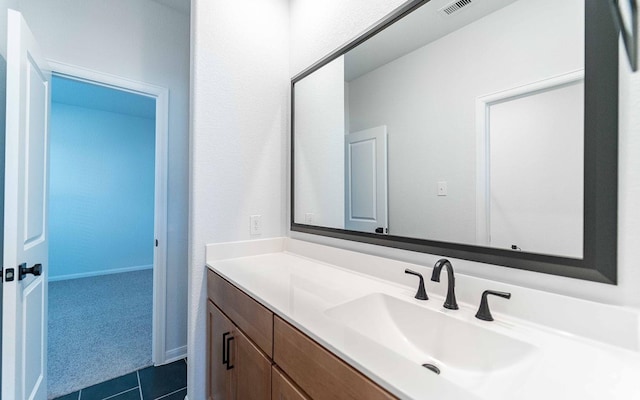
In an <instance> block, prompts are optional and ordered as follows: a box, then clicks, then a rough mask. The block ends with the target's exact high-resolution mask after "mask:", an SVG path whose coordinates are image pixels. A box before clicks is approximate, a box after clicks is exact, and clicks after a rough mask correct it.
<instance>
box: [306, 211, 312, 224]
mask: <svg viewBox="0 0 640 400" xmlns="http://www.w3.org/2000/svg"><path fill="white" fill-rule="evenodd" d="M304 223H305V224H313V213H306V214H305V215H304Z"/></svg>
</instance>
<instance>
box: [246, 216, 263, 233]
mask: <svg viewBox="0 0 640 400" xmlns="http://www.w3.org/2000/svg"><path fill="white" fill-rule="evenodd" d="M250 220H251V226H250V228H249V233H250V234H251V235H261V234H262V215H252V216H251V218H250Z"/></svg>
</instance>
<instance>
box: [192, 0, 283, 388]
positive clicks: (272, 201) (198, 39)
mask: <svg viewBox="0 0 640 400" xmlns="http://www.w3.org/2000/svg"><path fill="white" fill-rule="evenodd" d="M288 4H289V2H288V1H287V0H247V1H226V0H194V1H193V3H192V8H191V15H192V30H191V40H192V42H191V46H192V83H191V112H192V117H191V118H192V125H191V146H190V147H191V171H190V193H191V198H190V215H189V242H190V256H189V258H190V260H189V273H190V277H189V290H190V293H189V354H188V356H189V370H188V387H189V389H188V390H189V394H188V396H189V399H190V400H201V399H204V398H205V387H206V384H205V382H206V380H205V371H206V367H205V361H206V353H205V349H206V344H205V332H206V326H205V322H206V267H205V244H207V243H219V242H227V241H234V240H244V239H253V238H256V239H257V238H267V237H277V236H281V235H283V233H284V215H285V210H284V206H283V205H284V204H286V200H285V198H284V190H285V188H286V187H287V185H288V183H287V181H286V180H285V174H286V170H285V169H284V166H285V165H287V158H286V157H287V152H286V151H285V148H286V143H287V141H286V140H287V132H288V110H289V102H288V98H289V97H288V93H289V76H288V72H289V62H288V61H289V53H288V43H289V36H288V31H289V29H288V25H289V20H288V12H289V10H288ZM253 214H260V215H262V235H260V236H250V235H249V216H250V215H253ZM287 214H288V212H287Z"/></svg>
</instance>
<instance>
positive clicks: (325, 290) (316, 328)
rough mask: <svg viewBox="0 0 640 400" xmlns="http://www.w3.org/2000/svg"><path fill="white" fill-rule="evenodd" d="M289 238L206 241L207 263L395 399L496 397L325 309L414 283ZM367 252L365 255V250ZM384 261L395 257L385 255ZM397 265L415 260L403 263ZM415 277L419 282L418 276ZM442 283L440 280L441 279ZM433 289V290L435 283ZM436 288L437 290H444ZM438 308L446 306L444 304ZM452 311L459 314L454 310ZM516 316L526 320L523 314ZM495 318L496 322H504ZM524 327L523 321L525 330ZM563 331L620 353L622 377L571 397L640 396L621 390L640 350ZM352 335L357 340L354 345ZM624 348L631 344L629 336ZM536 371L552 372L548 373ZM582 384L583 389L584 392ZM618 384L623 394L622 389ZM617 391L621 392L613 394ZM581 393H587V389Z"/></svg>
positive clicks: (627, 312)
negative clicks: (325, 255)
mask: <svg viewBox="0 0 640 400" xmlns="http://www.w3.org/2000/svg"><path fill="white" fill-rule="evenodd" d="M291 242H294V243H295V242H299V241H298V240H295V239H290V238H273V239H263V240H253V241H244V242H232V243H220V244H212V245H207V254H206V264H207V267H208V268H209V269H210V270H212V271H213V272H215V273H217V274H218V275H220V276H221V277H223V278H224V279H226V280H227V281H229V282H230V283H232V284H233V285H235V286H236V287H238V288H239V289H241V290H242V291H244V292H245V293H246V294H248V295H249V296H251V297H252V298H253V299H255V300H256V301H257V302H259V303H260V304H262V305H263V306H265V307H266V308H268V309H269V310H270V311H272V312H273V313H274V314H275V315H277V316H278V317H280V318H282V319H283V320H285V321H286V322H288V323H289V324H291V325H292V326H294V327H295V328H297V329H298V330H300V331H301V332H303V333H304V334H306V335H307V336H309V337H310V338H311V339H313V340H314V341H316V342H317V343H319V344H320V345H322V346H323V347H325V348H326V349H328V350H329V351H331V352H332V353H334V354H335V355H336V356H338V357H339V358H341V359H342V360H343V361H345V362H346V363H348V364H349V365H351V366H352V367H354V368H355V369H356V370H358V371H359V372H361V373H362V374H364V375H365V376H367V377H368V378H370V379H371V380H372V381H374V382H375V383H377V384H379V385H380V386H381V387H383V388H384V389H386V390H388V391H389V392H390V393H392V394H393V395H395V396H397V397H398V398H400V399H422V398H424V399H427V398H430V399H433V398H438V399H441V400H445V399H455V400H464V399H479V398H489V397H495V396H494V393H489V392H487V391H485V392H483V391H482V390H480V391H479V392H478V393H476V391H475V390H469V389H470V388H468V387H467V388H464V387H461V386H458V385H455V384H453V383H451V382H449V381H446V380H444V379H442V377H440V376H438V375H436V374H433V373H432V372H430V371H428V370H426V369H424V368H416V363H415V362H414V363H413V364H412V363H411V362H409V361H408V360H407V359H405V358H403V357H402V356H401V355H399V354H395V353H394V352H393V351H391V350H390V349H387V348H386V347H385V346H383V345H382V344H380V343H374V342H372V341H370V340H368V339H367V338H364V337H361V336H359V335H358V334H353V332H350V331H349V330H348V329H345V327H344V326H342V325H340V324H339V323H338V322H336V321H333V320H332V318H330V317H329V316H328V315H327V314H326V312H325V311H326V310H329V309H331V308H332V307H335V306H338V305H341V304H345V303H348V302H349V301H352V300H354V299H357V298H361V297H363V296H367V295H371V294H374V293H380V292H382V293H385V294H388V295H390V296H393V297H396V298H401V299H402V300H403V301H408V302H414V303H415V304H419V305H423V304H424V303H420V301H418V300H414V299H413V297H412V296H413V293H412V291H414V290H415V288H414V287H413V286H406V285H404V284H402V283H399V282H393V281H389V280H386V279H384V278H383V277H378V276H375V275H368V274H365V273H362V272H360V271H357V270H350V269H346V268H343V267H341V266H336V265H334V264H331V263H328V262H326V261H321V260H317V259H315V258H310V257H309V254H305V255H303V254H299V253H298V252H292V251H291V250H292V249H293V250H294V251H295V248H296V246H295V245H294V246H291ZM305 245H306V243H305ZM311 245H312V246H317V247H318V250H319V251H322V250H324V249H323V247H326V246H323V245H316V244H311ZM352 253H355V252H352ZM356 255H357V254H356ZM365 257H367V256H366V255H365ZM390 262H394V261H393V260H390ZM403 264H407V265H408V266H409V267H415V265H412V264H409V263H403ZM292 271H293V272H292ZM301 272H302V273H301ZM422 272H423V275H425V278H427V277H428V275H426V274H425V273H424V272H425V271H422ZM291 280H294V281H295V282H293V284H292V282H291ZM425 280H427V279H425ZM445 280H446V279H445ZM415 283H416V285H415V286H416V287H417V281H416V282H415ZM441 286H444V287H446V284H445V285H441ZM458 286H460V285H458ZM428 289H429V288H428ZM431 289H432V291H433V288H431ZM487 289H489V287H488V288H487ZM438 292H440V293H441V292H442V290H439V291H438ZM440 293H435V295H432V294H431V293H430V297H431V301H430V302H429V303H430V304H429V306H430V307H432V306H433V305H435V304H439V303H440V302H441V301H442V300H443V299H444V297H443V296H442V295H440ZM495 303H498V301H496V302H495ZM596 304H597V303H596ZM473 307H477V304H464V300H463V302H461V309H464V311H463V313H465V314H466V315H465V316H464V318H467V321H468V322H471V323H474V324H475V323H477V321H473V320H472V319H470V317H469V316H468V315H469V313H471V312H473V310H472V308H473ZM614 310H616V311H620V313H621V314H620V315H622V318H619V319H620V320H622V321H623V322H621V324H622V326H624V325H625V324H627V325H628V324H629V323H633V322H634V316H635V315H636V314H637V311H636V310H633V309H626V308H622V309H619V310H618V309H616V308H615V307H614ZM443 312H450V311H449V310H444V311H443ZM451 315H452V316H456V317H458V316H459V315H460V314H451ZM494 316H496V319H500V320H502V322H499V323H498V325H499V324H503V325H505V326H506V327H508V326H510V325H512V321H511V320H516V321H517V319H513V318H512V317H510V316H507V315H503V314H502V313H500V312H494ZM522 322H523V323H524V325H527V321H522ZM498 325H494V326H495V327H497V328H498V329H502V327H500V326H498ZM533 326H534V327H536V328H541V329H543V330H545V329H547V328H546V327H544V326H542V327H540V326H538V325H536V324H533ZM637 329H638V326H637V325H636V330H637ZM526 330H527V328H526V327H525V329H524V331H525V335H526ZM552 331H553V330H552ZM554 333H555V332H554ZM561 334H562V335H563V336H565V337H566V339H567V340H571V341H573V342H576V343H578V344H577V346H578V347H576V349H582V350H580V351H584V348H587V349H591V348H593V349H594V354H595V357H604V359H607V360H609V361H610V360H611V359H610V358H609V356H611V357H613V358H612V359H613V360H620V363H621V364H620V365H621V366H622V367H621V368H622V369H621V370H620V371H613V372H609V373H610V374H611V373H614V372H616V373H617V372H620V374H621V375H622V376H621V377H610V378H609V380H607V379H603V380H602V383H603V385H602V386H603V387H598V388H596V389H598V390H593V387H592V388H591V389H590V390H585V388H576V390H577V391H576V394H578V392H579V393H580V395H578V396H576V398H585V397H584V395H585V394H588V393H591V394H593V395H594V397H593V398H597V397H595V396H597V395H598V394H604V395H607V396H608V398H611V399H613V398H625V399H630V398H639V399H640V388H638V390H637V391H636V392H635V393H627V392H628V390H629V389H628V388H629V385H628V382H627V380H629V379H631V378H630V377H629V376H627V375H630V374H634V373H637V374H640V353H639V352H638V351H637V350H636V351H634V350H635V349H629V348H623V347H620V346H613V345H611V344H607V343H601V342H598V341H594V340H593V339H591V338H583V337H579V336H577V335H572V334H569V333H562V332H561ZM542 336H543V337H544V336H545V335H544V334H543V335H542ZM547 336H549V335H547ZM551 337H552V336H551ZM560 340H563V339H560ZM356 342H357V343H358V344H356V345H354V343H356ZM539 343H540V342H539ZM554 346H555V344H554ZM580 346H582V347H580ZM585 346H586V347H585ZM628 347H633V343H632V345H631V346H628ZM616 362H617V361H616ZM418 365H419V364H418ZM594 368H600V369H601V368H606V367H603V366H601V365H600V366H594ZM616 370H617V368H616ZM539 375H540V376H544V377H548V376H550V375H549V374H548V373H546V372H545V373H542V374H539ZM505 378H507V376H505ZM575 379H578V380H577V381H576V382H581V381H580V380H579V377H576V376H574V380H575ZM587 379H588V381H587ZM612 379H613V380H612ZM616 379H617V380H618V381H620V380H622V383H619V382H618V385H617V386H615V385H614V386H615V387H612V388H608V387H604V384H605V383H607V382H610V381H612V382H617V381H616ZM597 384H598V382H597V381H596V382H595V383H594V382H593V379H590V378H588V377H585V385H586V386H589V385H591V386H594V385H596V386H597ZM553 386H557V387H558V388H561V387H562V382H555V383H554V384H553ZM564 386H565V387H566V386H567V385H564ZM580 389H582V390H580ZM583 391H584V393H582V392H583ZM620 391H622V392H624V393H620ZM505 394H506V393H505ZM511 394H513V393H511ZM521 394H522V395H523V396H524V395H526V398H535V396H536V395H539V394H542V393H539V394H535V393H521ZM571 394H572V393H570V392H565V393H562V395H563V396H564V398H565V399H570V398H573V397H571ZM621 395H622V396H624V397H619V396H621ZM630 395H631V396H630ZM567 396H569V397H567ZM634 396H635V397H634ZM522 398H525V397H522ZM586 398H591V396H589V397H586Z"/></svg>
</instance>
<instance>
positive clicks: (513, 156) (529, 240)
mask: <svg viewBox="0 0 640 400" xmlns="http://www.w3.org/2000/svg"><path fill="white" fill-rule="evenodd" d="M465 4H466V5H465ZM584 7H585V3H584V1H582V0H515V1H514V0H471V1H459V2H457V3H456V2H454V3H452V2H451V1H440V0H432V1H430V2H428V3H427V4H425V5H423V6H422V7H420V8H419V9H417V10H416V11H414V12H412V13H411V14H410V15H408V16H406V17H405V18H403V19H402V20H400V21H398V22H397V23H395V24H393V25H391V26H390V27H388V28H386V29H385V30H383V31H382V32H380V33H379V34H377V35H375V36H374V37H372V38H371V39H369V40H367V41H365V42H364V43H362V44H360V45H359V46H357V47H356V48H354V49H352V50H351V51H349V52H347V53H346V54H345V55H343V56H340V57H339V58H337V59H335V60H333V61H332V62H330V63H328V64H326V65H324V66H323V67H322V68H320V69H318V70H316V71H314V72H313V73H311V74H310V75H308V76H306V77H304V78H303V79H301V80H299V81H298V82H296V84H295V86H294V124H293V129H294V147H293V151H294V172H295V173H294V210H293V212H294V222H295V223H298V224H306V225H313V226H322V227H330V228H337V229H347V230H352V231H359V232H370V233H378V234H381V235H385V234H387V235H394V236H402V237H409V238H418V239H427V240H433V241H442V242H453V243H462V244H471V245H478V246H486V247H495V248H501V249H511V250H513V251H524V252H529V253H539V254H548V255H556V256H562V257H571V258H582V256H583V214H584V213H583V211H584V210H583V184H584V179H583V175H584V154H583V153H584V72H583V71H584V48H585V43H584V42H585V39H584V30H585V22H584V20H585V9H584Z"/></svg>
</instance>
